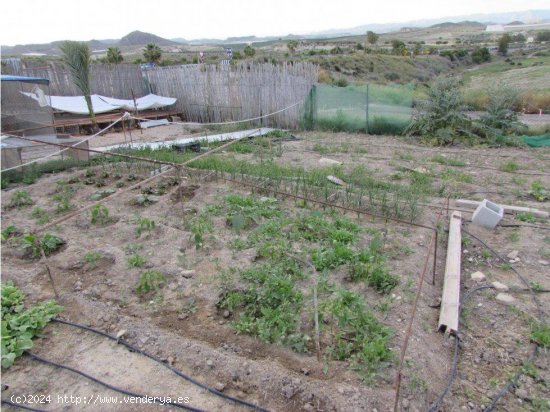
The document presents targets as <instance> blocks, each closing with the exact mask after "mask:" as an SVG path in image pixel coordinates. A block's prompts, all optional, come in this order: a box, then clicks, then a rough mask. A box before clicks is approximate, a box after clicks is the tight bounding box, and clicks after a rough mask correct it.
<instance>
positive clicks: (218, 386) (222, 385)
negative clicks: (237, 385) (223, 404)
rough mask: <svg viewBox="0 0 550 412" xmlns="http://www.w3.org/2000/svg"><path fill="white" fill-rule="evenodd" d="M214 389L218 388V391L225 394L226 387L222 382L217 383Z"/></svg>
mask: <svg viewBox="0 0 550 412" xmlns="http://www.w3.org/2000/svg"><path fill="white" fill-rule="evenodd" d="M214 388H216V390H217V391H220V392H223V390H224V389H225V385H224V384H223V383H221V382H216V384H215V385H214Z"/></svg>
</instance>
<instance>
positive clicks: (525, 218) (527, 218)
mask: <svg viewBox="0 0 550 412" xmlns="http://www.w3.org/2000/svg"><path fill="white" fill-rule="evenodd" d="M516 219H518V220H521V221H522V222H526V223H535V222H536V221H537V219H536V217H535V215H534V214H532V213H530V212H520V213H518V214H516Z"/></svg>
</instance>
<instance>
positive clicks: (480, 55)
mask: <svg viewBox="0 0 550 412" xmlns="http://www.w3.org/2000/svg"><path fill="white" fill-rule="evenodd" d="M490 60H491V53H490V52H489V49H488V48H487V47H476V48H475V49H474V51H473V52H472V62H474V63H475V64H480V63H484V62H488V61H490Z"/></svg>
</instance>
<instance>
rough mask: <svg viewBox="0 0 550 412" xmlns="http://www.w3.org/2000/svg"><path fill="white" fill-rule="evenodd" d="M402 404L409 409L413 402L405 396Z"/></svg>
mask: <svg viewBox="0 0 550 412" xmlns="http://www.w3.org/2000/svg"><path fill="white" fill-rule="evenodd" d="M401 406H402V407H403V409H405V410H406V409H409V407H410V406H411V403H410V402H409V400H408V399H407V398H405V399H403V400H402V401H401Z"/></svg>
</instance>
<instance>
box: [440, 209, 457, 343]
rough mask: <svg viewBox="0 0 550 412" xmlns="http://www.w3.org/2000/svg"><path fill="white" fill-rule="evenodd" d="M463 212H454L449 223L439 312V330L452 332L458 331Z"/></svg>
mask: <svg viewBox="0 0 550 412" xmlns="http://www.w3.org/2000/svg"><path fill="white" fill-rule="evenodd" d="M461 225H462V214H461V213H460V212H456V211H455V212H453V213H452V214H451V222H450V223H449V243H448V245H447V261H446V263H445V279H444V282H443V297H442V299H441V312H440V314H439V326H438V330H439V331H441V332H447V333H450V334H456V332H457V331H458V311H459V306H460V261H461V255H462V235H461Z"/></svg>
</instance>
